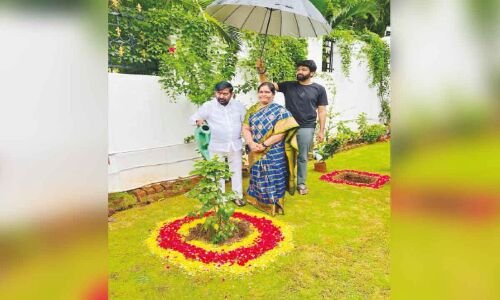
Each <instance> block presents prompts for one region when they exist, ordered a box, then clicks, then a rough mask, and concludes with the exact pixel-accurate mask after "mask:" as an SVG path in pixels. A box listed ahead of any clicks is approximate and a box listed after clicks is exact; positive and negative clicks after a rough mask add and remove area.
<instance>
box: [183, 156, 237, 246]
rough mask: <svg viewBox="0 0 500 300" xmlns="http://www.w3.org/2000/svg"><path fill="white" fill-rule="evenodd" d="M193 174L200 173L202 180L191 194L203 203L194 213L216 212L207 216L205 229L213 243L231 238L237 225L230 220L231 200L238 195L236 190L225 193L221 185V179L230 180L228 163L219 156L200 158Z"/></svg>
mask: <svg viewBox="0 0 500 300" xmlns="http://www.w3.org/2000/svg"><path fill="white" fill-rule="evenodd" d="M192 174H193V175H200V176H201V178H202V179H201V181H200V182H199V183H198V185H197V186H196V187H195V188H194V189H193V190H191V191H190V192H189V196H190V197H192V198H195V199H197V200H198V201H200V203H201V208H200V209H199V210H198V211H196V212H194V213H193V214H194V215H197V216H203V215H204V214H205V213H207V212H209V211H213V212H214V214H213V215H212V216H209V217H207V218H206V220H205V223H204V224H203V228H204V230H206V231H207V232H208V233H209V236H210V239H211V241H212V243H220V242H223V241H225V240H227V239H228V238H230V237H231V236H232V235H233V233H234V231H235V230H236V228H237V227H236V225H235V224H234V223H233V222H231V221H230V218H231V216H232V215H233V213H234V207H233V206H232V205H231V204H230V201H231V200H233V199H234V198H235V197H236V194H235V193H234V192H231V193H223V192H222V191H221V189H220V187H219V181H220V180H221V179H224V180H229V179H230V178H231V172H230V171H229V166H228V164H227V163H225V162H223V161H220V160H219V159H218V157H217V156H215V157H214V158H212V159H211V160H200V161H198V162H196V163H195V168H194V171H193V172H192Z"/></svg>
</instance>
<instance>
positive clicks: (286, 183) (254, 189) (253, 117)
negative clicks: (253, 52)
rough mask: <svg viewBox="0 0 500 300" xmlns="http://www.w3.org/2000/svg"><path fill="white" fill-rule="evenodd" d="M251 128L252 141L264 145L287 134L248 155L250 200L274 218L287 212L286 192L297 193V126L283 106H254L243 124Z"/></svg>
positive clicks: (273, 104) (248, 191) (248, 199)
mask: <svg viewBox="0 0 500 300" xmlns="http://www.w3.org/2000/svg"><path fill="white" fill-rule="evenodd" d="M244 123H245V124H247V125H248V126H250V130H251V133H252V138H253V140H254V142H256V143H263V142H264V141H265V140H266V139H268V138H269V137H270V136H273V135H276V134H281V133H285V138H284V139H283V140H281V141H280V142H278V143H276V144H274V145H272V146H270V147H269V148H267V149H266V150H265V151H264V152H260V153H256V152H251V153H250V154H249V163H250V183H249V186H248V190H247V201H248V202H249V203H250V204H252V205H253V206H255V207H256V208H258V209H260V210H263V211H265V212H267V213H269V214H271V215H273V216H274V215H276V213H281V214H283V213H284V206H285V192H286V191H287V190H288V191H289V193H290V194H293V193H294V192H295V181H296V179H295V161H296V157H297V151H296V150H297V144H296V138H295V133H296V129H297V128H298V126H299V125H298V124H297V122H296V121H295V119H294V118H293V117H292V115H291V114H290V112H289V111H287V110H286V109H285V108H284V107H283V106H281V105H279V104H275V103H271V104H269V105H267V106H265V107H261V106H260V105H259V104H256V105H254V106H252V107H251V108H250V109H249V110H248V112H247V116H246V118H245V121H244Z"/></svg>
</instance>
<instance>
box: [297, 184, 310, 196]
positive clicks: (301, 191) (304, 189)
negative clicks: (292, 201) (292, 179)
mask: <svg viewBox="0 0 500 300" xmlns="http://www.w3.org/2000/svg"><path fill="white" fill-rule="evenodd" d="M297 191H298V192H299V194H300V195H306V194H307V193H309V190H308V189H307V186H306V185H305V184H299V186H297Z"/></svg>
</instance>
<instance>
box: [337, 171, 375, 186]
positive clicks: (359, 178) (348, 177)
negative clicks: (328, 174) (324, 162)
mask: <svg viewBox="0 0 500 300" xmlns="http://www.w3.org/2000/svg"><path fill="white" fill-rule="evenodd" d="M335 178H337V179H340V180H344V181H350V182H354V183H366V184H372V183H375V182H376V181H377V178H375V177H373V176H367V175H360V174H357V173H353V172H345V173H340V174H338V175H337V176H335Z"/></svg>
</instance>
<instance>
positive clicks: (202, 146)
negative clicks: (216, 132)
mask: <svg viewBox="0 0 500 300" xmlns="http://www.w3.org/2000/svg"><path fill="white" fill-rule="evenodd" d="M194 139H195V141H196V145H197V146H198V151H199V152H200V154H201V156H203V158H205V159H206V160H209V159H210V158H209V156H208V144H209V143H210V126H208V125H207V124H206V123H204V124H203V125H201V126H197V127H196V128H195V130H194Z"/></svg>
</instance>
